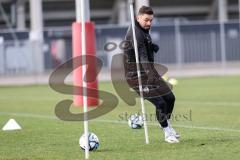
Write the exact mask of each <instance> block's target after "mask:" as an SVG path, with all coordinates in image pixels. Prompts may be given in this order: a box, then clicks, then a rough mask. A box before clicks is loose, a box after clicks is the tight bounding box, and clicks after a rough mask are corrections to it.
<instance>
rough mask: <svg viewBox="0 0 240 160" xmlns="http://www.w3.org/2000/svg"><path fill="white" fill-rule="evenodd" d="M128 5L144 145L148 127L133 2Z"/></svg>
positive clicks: (130, 0)
mask: <svg viewBox="0 0 240 160" xmlns="http://www.w3.org/2000/svg"><path fill="white" fill-rule="evenodd" d="M129 5H130V14H131V21H132V32H133V42H134V50H135V58H136V65H137V75H138V83H139V92H140V100H141V106H142V114H143V120H144V121H143V122H144V132H145V140H146V144H149V138H148V127H147V122H146V114H145V106H144V99H143V87H142V79H141V72H140V66H139V57H138V46H137V39H136V32H135V18H134V8H133V0H129Z"/></svg>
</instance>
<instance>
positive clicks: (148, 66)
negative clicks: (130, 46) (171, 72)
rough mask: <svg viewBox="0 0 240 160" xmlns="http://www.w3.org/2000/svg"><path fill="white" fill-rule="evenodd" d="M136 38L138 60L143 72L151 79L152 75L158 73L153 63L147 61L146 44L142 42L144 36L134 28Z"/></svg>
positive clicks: (154, 75)
mask: <svg viewBox="0 0 240 160" xmlns="http://www.w3.org/2000/svg"><path fill="white" fill-rule="evenodd" d="M136 38H137V45H138V54H139V61H140V63H141V65H142V68H143V69H144V72H145V73H147V75H148V79H149V80H150V81H151V79H153V78H154V77H156V76H157V75H158V73H157V71H156V69H155V68H154V64H153V63H151V62H149V60H148V53H147V52H148V51H147V48H146V47H147V46H146V45H145V42H144V36H143V35H142V34H141V33H140V32H139V31H138V30H136Z"/></svg>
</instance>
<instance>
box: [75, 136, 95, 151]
mask: <svg viewBox="0 0 240 160" xmlns="http://www.w3.org/2000/svg"><path fill="white" fill-rule="evenodd" d="M85 144H86V143H85V134H83V135H82V136H81V137H80V139H79V145H80V147H81V148H82V150H85V148H86V145H85ZM88 146H89V151H94V150H97V149H98V147H99V139H98V137H97V135H96V134H94V133H88Z"/></svg>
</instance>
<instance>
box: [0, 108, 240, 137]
mask: <svg viewBox="0 0 240 160" xmlns="http://www.w3.org/2000/svg"><path fill="white" fill-rule="evenodd" d="M0 115H8V116H18V117H27V118H40V119H51V120H58V118H57V117H55V116H50V115H38V114H29V113H10V112H0ZM90 122H98V123H112V124H124V125H126V124H127V121H120V120H119V121H117V120H104V119H95V120H90ZM148 124H149V125H150V126H158V125H159V124H157V122H156V123H148ZM173 126H174V127H178V128H186V129H199V130H211V131H225V132H239V133H240V129H231V128H220V127H203V126H186V125H173Z"/></svg>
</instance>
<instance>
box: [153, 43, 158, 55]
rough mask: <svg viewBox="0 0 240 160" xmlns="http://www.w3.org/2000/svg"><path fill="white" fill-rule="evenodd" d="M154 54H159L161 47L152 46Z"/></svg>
mask: <svg viewBox="0 0 240 160" xmlns="http://www.w3.org/2000/svg"><path fill="white" fill-rule="evenodd" d="M152 48H153V52H155V53H157V52H158V51H159V47H158V45H156V44H154V43H153V44H152Z"/></svg>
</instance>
